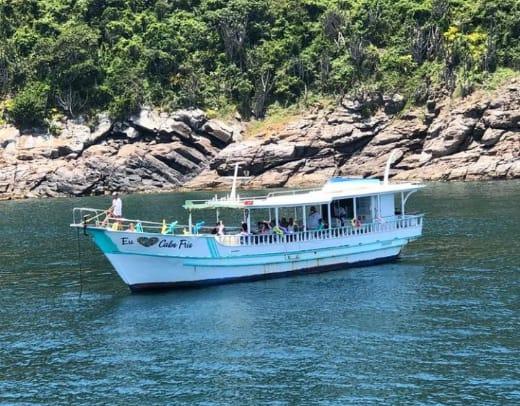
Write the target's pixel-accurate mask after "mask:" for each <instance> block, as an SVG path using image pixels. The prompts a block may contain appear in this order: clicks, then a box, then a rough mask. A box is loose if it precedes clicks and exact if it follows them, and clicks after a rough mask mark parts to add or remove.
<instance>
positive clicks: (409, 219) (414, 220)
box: [216, 214, 423, 246]
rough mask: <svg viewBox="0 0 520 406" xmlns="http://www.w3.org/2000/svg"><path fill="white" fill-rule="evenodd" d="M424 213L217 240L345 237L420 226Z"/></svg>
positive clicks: (250, 241) (230, 243)
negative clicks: (340, 225)
mask: <svg viewBox="0 0 520 406" xmlns="http://www.w3.org/2000/svg"><path fill="white" fill-rule="evenodd" d="M422 219H423V215H422V214H419V215H408V216H404V217H401V218H398V219H395V220H390V221H376V222H373V223H367V224H361V225H359V226H344V227H336V228H331V229H323V230H307V231H299V232H295V233H291V234H283V235H279V234H251V235H221V236H217V237H216V238H217V240H218V241H219V242H220V243H221V244H223V245H228V246H237V245H264V244H285V243H294V242H305V241H316V240H328V239H331V238H343V237H350V236H360V235H366V234H373V233H383V232H389V231H395V230H398V229H403V228H410V227H419V226H421V225H422Z"/></svg>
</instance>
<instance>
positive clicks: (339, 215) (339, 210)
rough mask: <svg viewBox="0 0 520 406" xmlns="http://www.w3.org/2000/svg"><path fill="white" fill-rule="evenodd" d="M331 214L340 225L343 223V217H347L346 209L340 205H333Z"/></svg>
mask: <svg viewBox="0 0 520 406" xmlns="http://www.w3.org/2000/svg"><path fill="white" fill-rule="evenodd" d="M333 214H334V218H336V219H337V220H338V221H339V223H340V225H341V227H343V226H344V225H345V219H346V218H347V211H346V210H345V208H344V207H342V206H337V207H334V210H333Z"/></svg>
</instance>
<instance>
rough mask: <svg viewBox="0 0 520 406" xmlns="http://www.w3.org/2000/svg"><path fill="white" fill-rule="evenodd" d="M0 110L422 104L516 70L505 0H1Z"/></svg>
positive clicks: (34, 119) (513, 22)
mask: <svg viewBox="0 0 520 406" xmlns="http://www.w3.org/2000/svg"><path fill="white" fill-rule="evenodd" d="M0 37H1V38H2V41H1V43H0V99H3V100H4V102H3V103H1V104H0V115H1V116H2V120H4V121H6V122H11V123H15V124H16V125H18V126H20V127H31V126H43V127H48V128H49V129H50V131H51V132H52V131H56V129H54V128H53V124H52V123H53V120H56V119H59V118H60V116H61V115H65V116H67V117H69V118H74V117H77V116H79V115H83V116H85V117H87V119H88V120H92V119H93V117H95V114H96V113H99V112H101V111H109V112H110V115H111V117H112V118H113V119H126V118H127V117H128V116H129V115H130V114H131V113H135V112H137V111H138V110H139V108H140V106H142V105H152V106H157V107H160V108H161V109H163V110H170V111H172V110H175V109H178V108H186V107H198V108H202V109H204V110H207V111H219V112H230V111H234V110H238V112H239V113H240V114H241V116H242V118H243V119H249V118H250V117H257V118H261V117H263V116H264V114H265V112H266V110H267V109H268V108H269V106H273V105H277V106H288V105H291V104H293V103H295V102H303V103H309V104H312V101H313V100H314V99H315V98H316V97H320V96H323V95H332V96H335V97H342V96H343V95H344V94H351V95H354V96H355V95H360V94H392V93H395V92H398V93H400V94H402V95H403V96H404V97H405V98H406V100H408V101H409V102H410V103H413V104H424V103H425V102H426V101H427V100H428V99H429V98H431V97H432V96H433V95H435V94H437V93H439V92H446V93H447V94H452V93H456V94H460V95H466V94H469V93H471V92H472V91H473V90H474V89H475V88H476V87H478V86H479V84H481V83H484V82H485V81H486V80H488V79H489V78H490V74H492V73H493V72H495V71H496V70H497V69H500V68H508V69H518V68H519V67H520V5H519V2H518V1H517V0H502V1H486V0H477V1H475V0H419V1H412V0H398V1H395V0H276V1H274V0H230V1H228V0H177V1H167V0H23V1H22V0H0Z"/></svg>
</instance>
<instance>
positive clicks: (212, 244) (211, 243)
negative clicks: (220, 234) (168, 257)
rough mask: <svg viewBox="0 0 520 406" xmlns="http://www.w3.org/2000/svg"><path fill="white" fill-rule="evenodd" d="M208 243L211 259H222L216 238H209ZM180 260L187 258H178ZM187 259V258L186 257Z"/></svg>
mask: <svg viewBox="0 0 520 406" xmlns="http://www.w3.org/2000/svg"><path fill="white" fill-rule="evenodd" d="M206 242H207V244H208V250H209V252H210V254H211V258H218V257H220V255H219V253H218V249H217V243H216V242H215V239H214V238H207V239H206ZM178 258H185V257H178ZM186 258H187V257H186ZM191 258H198V257H191Z"/></svg>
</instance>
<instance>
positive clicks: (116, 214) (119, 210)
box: [108, 192, 123, 218]
mask: <svg viewBox="0 0 520 406" xmlns="http://www.w3.org/2000/svg"><path fill="white" fill-rule="evenodd" d="M112 196H113V198H112V206H110V209H108V211H109V213H110V217H113V218H121V217H123V202H122V200H121V198H120V197H119V194H118V193H117V192H114V193H112Z"/></svg>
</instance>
